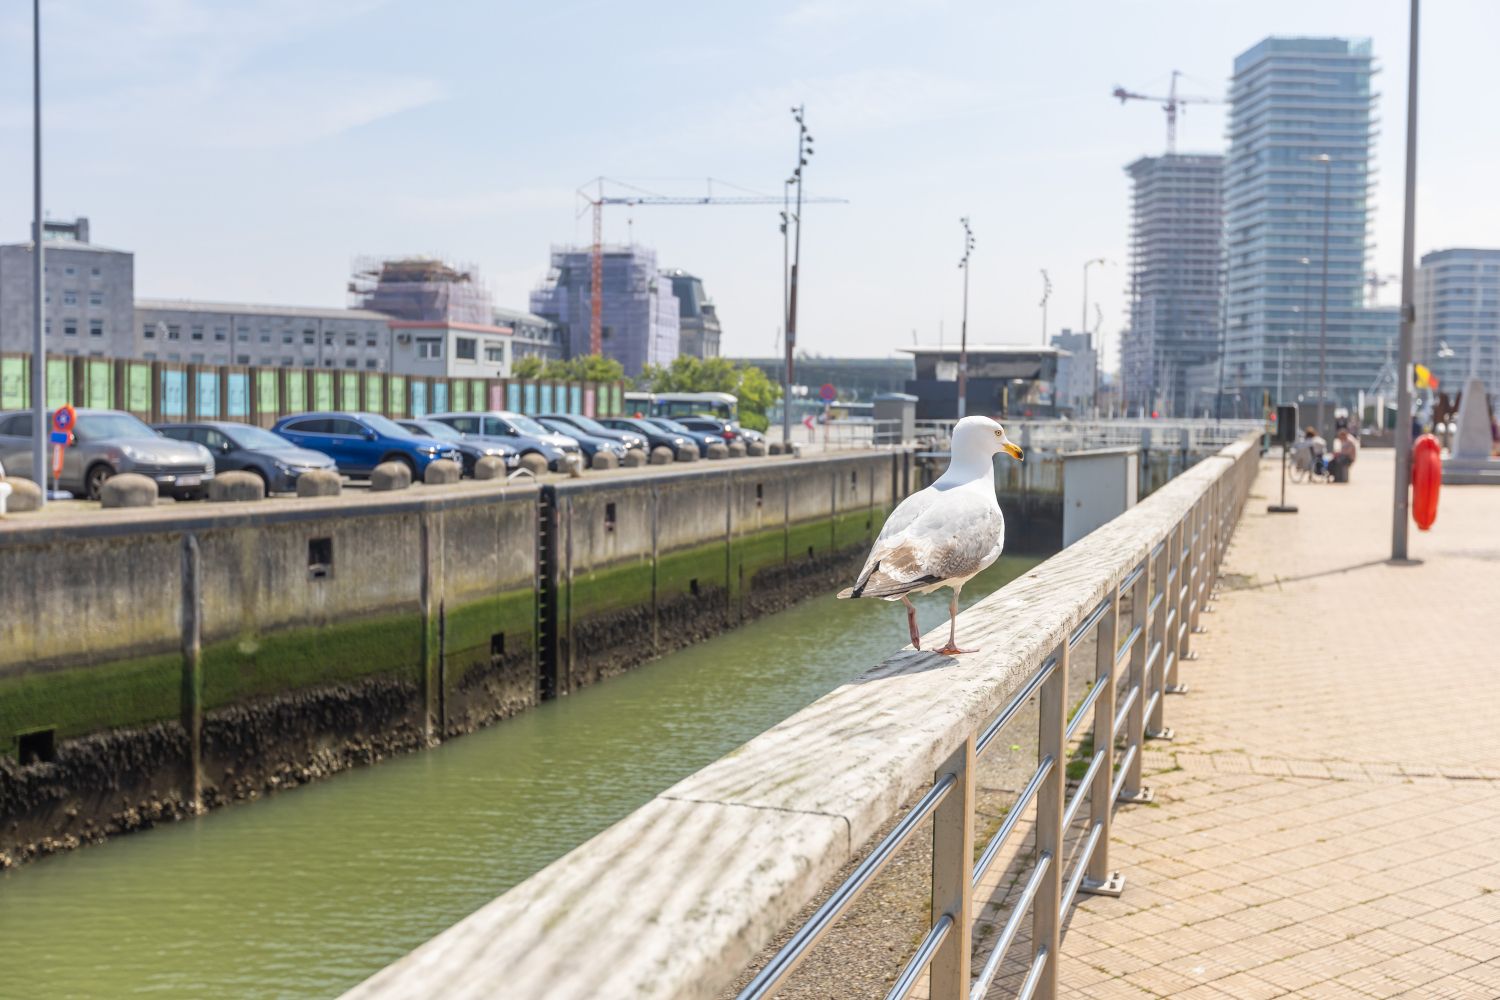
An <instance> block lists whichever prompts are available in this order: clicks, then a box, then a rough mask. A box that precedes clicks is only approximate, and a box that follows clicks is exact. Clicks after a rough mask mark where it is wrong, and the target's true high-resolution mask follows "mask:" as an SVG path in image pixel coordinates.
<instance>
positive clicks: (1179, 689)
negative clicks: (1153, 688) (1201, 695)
mask: <svg viewBox="0 0 1500 1000" xmlns="http://www.w3.org/2000/svg"><path fill="white" fill-rule="evenodd" d="M1162 690H1163V691H1165V692H1167V694H1187V693H1188V686H1187V685H1186V684H1168V685H1167V686H1166V687H1164V688H1162Z"/></svg>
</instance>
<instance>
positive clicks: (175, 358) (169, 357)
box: [167, 351, 182, 361]
mask: <svg viewBox="0 0 1500 1000" xmlns="http://www.w3.org/2000/svg"><path fill="white" fill-rule="evenodd" d="M167 360H168V361H181V360H182V355H181V354H178V353H177V352H175V351H173V352H172V353H171V354H168V355H167Z"/></svg>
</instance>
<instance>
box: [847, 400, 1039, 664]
mask: <svg viewBox="0 0 1500 1000" xmlns="http://www.w3.org/2000/svg"><path fill="white" fill-rule="evenodd" d="M1002 451H1003V452H1005V453H1006V454H1007V455H1009V456H1010V457H1011V458H1014V459H1015V460H1016V461H1018V462H1019V461H1021V449H1020V448H1019V447H1017V446H1016V445H1015V444H1013V443H1011V440H1010V439H1009V438H1007V437H1006V436H1005V428H1004V427H1001V426H1000V425H999V424H998V423H996V422H995V421H993V420H991V419H990V418H989V417H964V418H963V419H962V420H960V421H959V422H958V423H957V424H956V425H955V426H954V428H953V443H952V448H951V457H950V459H949V461H948V471H946V472H944V473H943V474H942V476H941V477H940V478H939V479H938V481H937V482H935V483H933V484H932V485H931V486H929V487H927V488H926V489H925V490H922V491H921V492H919V493H913V494H912V495H911V496H909V497H907V498H906V499H905V500H903V501H901V503H900V504H899V505H898V506H897V507H896V509H895V510H894V511H892V512H891V516H890V517H889V518H888V519H887V520H886V522H885V527H883V528H881V529H880V537H879V538H876V539H875V546H874V548H872V549H871V550H870V557H869V558H868V559H867V560H865V568H864V569H863V570H861V571H860V574H859V579H857V580H856V581H855V582H854V586H852V587H848V588H846V589H844V590H842V591H840V592H839V597H841V598H849V597H878V598H880V599H882V600H886V601H897V600H899V601H900V602H901V603H903V604H905V605H906V624H907V627H908V628H909V629H910V630H911V644H912V646H913V647H914V648H916V649H921V648H922V641H921V639H922V636H921V633H920V632H918V631H917V608H916V606H915V605H914V604H912V603H911V598H910V597H909V596H908V595H910V594H930V593H932V592H933V591H934V590H937V589H939V588H941V587H951V588H952V590H953V596H952V597H950V598H949V600H948V645H946V646H944V647H943V648H941V649H939V650H937V652H938V653H941V654H943V655H944V656H952V655H954V654H957V653H973V652H976V650H972V649H959V648H958V636H957V631H958V592H959V591H960V590H962V589H963V585H964V584H966V583H968V582H969V581H970V580H971V579H973V578H974V576H975V575H976V574H978V573H980V572H981V571H983V570H985V569H987V568H988V567H989V566H990V565H991V564H993V563H994V561H995V560H996V559H999V558H1000V550H1001V549H1002V548H1004V546H1005V518H1004V516H1003V515H1001V513H1000V502H999V500H997V499H996V497H995V463H994V457H995V456H996V455H998V454H1000V453H1001V452H1002Z"/></svg>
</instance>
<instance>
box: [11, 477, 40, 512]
mask: <svg viewBox="0 0 1500 1000" xmlns="http://www.w3.org/2000/svg"><path fill="white" fill-rule="evenodd" d="M5 484H6V485H7V486H9V487H10V491H11V492H10V499H9V500H8V501H6V510H8V511H10V513H12V514H24V513H26V512H27V511H29V510H38V509H40V508H41V506H42V488H41V487H40V486H38V485H37V484H36V483H33V482H32V481H31V480H29V479H7V480H5Z"/></svg>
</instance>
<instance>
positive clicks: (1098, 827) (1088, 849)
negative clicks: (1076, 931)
mask: <svg viewBox="0 0 1500 1000" xmlns="http://www.w3.org/2000/svg"><path fill="white" fill-rule="evenodd" d="M1103 832H1104V824H1103V823H1095V824H1094V827H1093V829H1091V830H1090V831H1089V839H1088V841H1087V842H1086V843H1085V844H1084V845H1083V849H1082V850H1080V851H1079V852H1078V861H1077V862H1076V863H1075V864H1074V866H1073V877H1072V878H1070V879H1068V887H1067V889H1065V890H1064V891H1063V897H1062V912H1064V913H1067V912H1068V910H1069V909H1070V908H1072V906H1073V898H1074V897H1075V896H1077V895H1078V888H1079V886H1081V885H1083V877H1084V876H1085V875H1087V874H1088V870H1089V859H1090V858H1092V857H1093V856H1094V849H1095V848H1097V847H1098V846H1099V835H1100V834H1102V833H1103Z"/></svg>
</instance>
